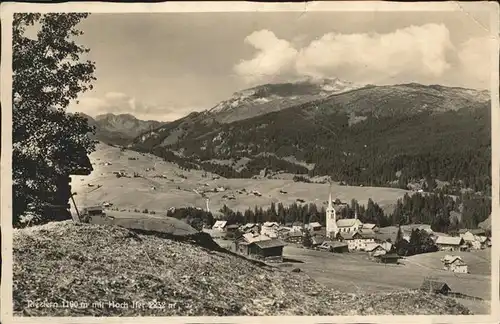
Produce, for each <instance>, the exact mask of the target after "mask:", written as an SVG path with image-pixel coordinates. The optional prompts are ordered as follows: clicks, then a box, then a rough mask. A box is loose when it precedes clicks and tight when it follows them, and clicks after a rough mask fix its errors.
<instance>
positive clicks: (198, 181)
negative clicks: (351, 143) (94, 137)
mask: <svg viewBox="0 0 500 324" xmlns="http://www.w3.org/2000/svg"><path fill="white" fill-rule="evenodd" d="M90 160H91V162H92V164H93V168H94V171H93V172H92V173H91V174H90V175H89V176H73V177H72V190H73V192H76V193H77V195H76V196H75V201H76V203H77V205H78V206H79V207H82V206H89V205H94V204H101V203H103V202H110V203H113V204H114V207H117V208H119V209H120V210H127V211H129V210H130V211H133V210H135V209H138V210H141V211H142V210H143V209H146V208H147V209H148V210H150V211H151V210H154V211H156V212H164V211H166V210H167V209H168V208H171V207H188V206H193V207H199V208H206V202H205V199H204V198H203V197H202V196H201V195H200V194H198V193H196V192H195V191H194V190H197V191H210V190H211V192H206V196H207V197H209V199H210V210H211V211H216V210H219V209H220V208H221V207H222V206H223V205H224V204H226V205H227V206H228V207H229V208H231V209H233V210H240V211H243V210H245V209H247V208H252V209H253V208H254V207H255V206H257V207H263V208H267V207H269V206H270V204H271V202H275V203H278V202H282V203H283V204H284V205H290V204H292V203H294V202H296V200H297V199H303V200H304V201H305V203H316V204H317V205H318V206H321V205H322V204H325V203H326V200H327V197H328V190H329V189H328V185H327V184H316V183H301V182H294V181H293V180H290V179H289V177H288V179H287V177H284V179H225V178H219V179H217V178H218V177H217V176H214V175H212V174H210V173H208V174H207V175H206V176H205V172H204V171H200V170H191V171H189V172H188V171H183V170H181V169H180V168H179V167H178V166H177V165H175V164H173V163H169V162H165V161H163V160H162V159H160V158H158V157H156V156H153V155H149V154H141V153H137V152H134V151H130V150H124V151H121V150H120V149H119V148H117V147H112V146H108V145H105V144H99V145H98V147H97V150H96V151H95V152H93V153H92V154H91V155H90ZM118 171H123V172H124V173H125V174H127V175H129V176H130V177H121V178H117V177H116V175H115V174H113V172H118ZM134 173H136V175H138V176H139V177H133V175H134ZM99 186H100V187H99ZM217 187H224V189H225V190H224V191H221V192H213V191H214V189H215V188H217ZM243 189H245V191H246V192H247V193H238V191H241V190H243ZM253 190H256V191H258V192H260V193H261V194H262V196H260V197H259V196H255V195H253V194H251V193H250V192H251V191H253ZM280 190H283V191H286V192H287V193H286V194H282V193H280ZM332 190H333V194H334V198H339V199H340V200H342V201H345V202H350V201H351V199H353V198H355V199H357V200H358V201H359V202H360V203H361V204H366V203H367V201H368V199H369V198H372V199H373V200H374V201H375V202H377V203H378V204H379V205H380V206H381V207H382V208H384V207H385V208H391V206H392V205H393V204H394V203H395V202H396V201H397V199H398V198H401V197H402V196H403V195H404V194H405V193H407V192H408V193H409V191H405V190H400V189H392V188H374V187H351V186H340V185H333V188H332ZM226 195H234V196H235V198H236V199H234V200H227V199H225V198H224V196H226ZM72 208H73V206H72Z"/></svg>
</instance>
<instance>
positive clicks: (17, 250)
mask: <svg viewBox="0 0 500 324" xmlns="http://www.w3.org/2000/svg"><path fill="white" fill-rule="evenodd" d="M13 253H14V269H13V271H14V277H13V280H14V282H13V285H14V286H13V301H14V313H15V315H21V316H22V315H24V316H44V315H49V316H71V315H73V316H85V315H86V316H89V315H90V316H91V315H94V316H118V315H120V316H134V315H143V316H144V315H145V316H148V315H157V316H172V315H173V316H188V315H195V316H217V315H233V316H238V315H377V314H378V315H391V314H400V315H404V314H408V313H409V312H410V313H412V314H422V315H423V314H425V315H431V314H436V315H442V314H450V315H464V314H469V311H468V310H467V309H466V308H465V307H463V306H462V305H460V304H457V303H456V302H455V301H454V300H452V299H450V298H446V297H437V296H431V295H428V294H426V293H422V292H419V291H412V290H404V291H396V292H390V293H375V294H347V293H340V292H337V291H335V290H332V289H330V288H327V287H325V286H323V285H321V284H319V283H317V282H315V281H313V280H312V279H311V278H309V277H308V276H307V275H305V274H303V273H290V272H285V271H283V270H279V269H278V268H271V267H268V266H263V265H259V264H256V263H253V262H249V261H247V260H245V259H242V258H241V257H237V256H235V255H232V254H231V253H225V252H222V251H214V250H208V249H206V248H203V247H201V246H197V245H194V244H193V243H188V242H181V241H178V240H175V239H165V238H160V237H157V236H153V235H143V234H139V233H134V232H132V231H130V230H128V229H125V228H121V227H116V226H107V225H105V226H103V225H90V224H75V223H73V222H71V221H67V222H60V223H49V224H46V225H43V226H39V227H33V228H28V229H19V230H15V231H14V246H13ZM64 300H66V301H70V302H79V303H80V304H79V305H73V306H74V307H72V308H70V307H61V305H63V301H64ZM29 301H32V302H44V301H45V302H50V303H58V305H59V307H53V305H48V306H52V307H46V306H47V305H42V306H45V307H38V308H37V307H33V305H31V307H30V305H28V303H29ZM82 302H85V303H88V305H82V304H81V303H82ZM96 302H102V305H101V306H102V307H100V306H96V305H94V306H92V303H96ZM109 302H116V303H121V304H122V305H126V306H127V307H122V308H116V307H115V308H110V307H109V304H108V303H109ZM138 302H141V303H142V307H139V306H137V304H135V305H136V306H135V307H134V303H138ZM155 302H156V306H161V307H163V308H162V309H159V308H151V307H150V306H155V305H154V304H153V303H155ZM77 306H78V307H77Z"/></svg>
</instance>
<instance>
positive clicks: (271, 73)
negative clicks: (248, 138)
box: [68, 11, 491, 121]
mask: <svg viewBox="0 0 500 324" xmlns="http://www.w3.org/2000/svg"><path fill="white" fill-rule="evenodd" d="M78 28H79V29H80V30H82V31H83V32H84V35H82V36H80V37H78V39H77V42H78V43H80V44H82V45H85V46H86V47H88V48H90V53H89V54H88V55H89V58H90V59H91V60H93V61H95V63H96V72H95V75H96V77H97V80H96V81H95V82H94V89H93V90H92V91H89V92H86V93H84V94H83V95H82V96H81V97H80V98H79V103H78V104H76V103H73V104H72V105H71V106H70V107H69V109H68V111H81V112H84V113H86V114H89V115H91V116H96V115H98V114H103V113H130V114H133V115H134V116H136V117H138V118H141V119H155V120H162V121H171V120H175V119H177V118H180V117H182V116H185V115H187V114H188V113H190V112H192V111H202V110H205V109H210V108H212V107H213V106H215V105H216V104H217V103H218V102H220V101H222V100H225V99H228V98H229V97H230V96H231V95H232V94H233V93H234V92H236V91H239V90H243V89H246V88H249V87H252V86H255V85H259V84H265V83H269V82H284V81H294V80H296V79H299V78H303V77H327V78H329V77H332V78H333V77H337V78H340V79H343V80H347V81H351V82H356V83H363V84H364V83H370V84H398V83H409V82H418V83H423V84H442V85H449V86H460V87H466V88H476V89H485V88H489V84H490V58H489V55H490V50H489V48H491V47H488V46H490V45H489V44H490V43H488V41H489V39H490V36H489V35H490V31H489V17H488V15H487V14H486V13H485V12H483V13H481V12H474V13H472V14H471V13H464V12H461V11H457V12H373V11H372V12H307V13H303V12H288V13H285V12H267V13H265V12H261V13H255V12H252V13H244V12H239V13H236V12H233V13H128V14H124V13H120V14H118V13H114V14H96V13H94V14H92V15H91V16H89V17H88V18H87V19H86V20H84V21H82V22H81V23H80V24H79V25H78Z"/></svg>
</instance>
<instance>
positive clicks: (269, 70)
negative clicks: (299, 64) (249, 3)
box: [234, 29, 297, 82]
mask: <svg viewBox="0 0 500 324" xmlns="http://www.w3.org/2000/svg"><path fill="white" fill-rule="evenodd" d="M245 43H248V44H250V45H252V46H253V47H255V48H256V49H257V50H258V52H257V54H256V55H255V56H254V58H252V59H251V60H247V61H241V62H240V63H239V64H237V65H236V66H235V67H234V70H235V72H236V73H237V74H239V75H241V76H243V77H244V78H245V79H246V80H247V81H249V82H252V81H255V80H259V79H261V78H263V77H270V76H274V75H277V74H280V73H282V72H285V71H284V69H286V68H289V67H290V66H291V63H292V62H293V61H294V60H295V58H296V56H297V50H296V49H295V48H293V47H292V45H291V44H290V43H289V42H288V41H286V40H283V39H278V38H277V37H276V35H274V33H273V32H271V31H269V30H265V29H264V30H261V31H257V32H254V33H252V34H250V35H249V36H247V37H246V38H245Z"/></svg>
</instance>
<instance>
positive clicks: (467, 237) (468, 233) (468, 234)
mask: <svg viewBox="0 0 500 324" xmlns="http://www.w3.org/2000/svg"><path fill="white" fill-rule="evenodd" d="M459 234H460V237H461V238H463V239H464V241H465V243H470V242H473V241H475V240H476V238H475V236H474V234H472V233H471V231H466V232H465V233H460V232H459Z"/></svg>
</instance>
